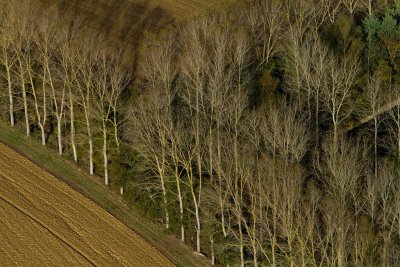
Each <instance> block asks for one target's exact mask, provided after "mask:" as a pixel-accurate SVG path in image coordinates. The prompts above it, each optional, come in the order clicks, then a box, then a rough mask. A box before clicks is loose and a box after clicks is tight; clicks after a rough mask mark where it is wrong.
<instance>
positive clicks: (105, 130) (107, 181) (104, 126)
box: [103, 120, 109, 185]
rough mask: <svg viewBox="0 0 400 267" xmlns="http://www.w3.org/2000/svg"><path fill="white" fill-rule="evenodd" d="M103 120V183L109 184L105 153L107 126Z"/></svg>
mask: <svg viewBox="0 0 400 267" xmlns="http://www.w3.org/2000/svg"><path fill="white" fill-rule="evenodd" d="M106 127H107V126H106V123H105V121H104V120H103V160H104V184H105V185H108V184H109V180H108V179H109V178H108V155H107V128H106Z"/></svg>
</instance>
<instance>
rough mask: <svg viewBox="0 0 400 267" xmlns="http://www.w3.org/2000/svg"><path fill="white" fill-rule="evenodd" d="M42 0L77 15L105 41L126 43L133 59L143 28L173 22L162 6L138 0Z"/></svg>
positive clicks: (153, 30)
mask: <svg viewBox="0 0 400 267" xmlns="http://www.w3.org/2000/svg"><path fill="white" fill-rule="evenodd" d="M42 1H44V2H49V4H53V5H54V4H57V5H58V8H59V9H60V10H61V11H62V14H70V15H71V16H72V17H73V18H79V19H80V21H84V23H85V27H90V28H93V29H94V30H95V31H96V32H99V34H102V35H104V37H105V38H106V40H107V41H111V43H115V44H116V45H123V46H125V47H127V48H128V50H129V51H130V53H129V54H131V55H129V56H132V60H133V62H136V61H137V56H138V49H139V47H140V45H141V43H142V41H143V40H144V37H145V33H146V32H151V33H158V32H160V31H161V30H162V29H163V28H164V27H166V26H167V25H169V24H171V23H173V22H174V18H173V16H172V15H171V14H170V13H168V12H167V11H166V10H164V9H162V8H160V7H157V6H150V5H149V3H148V1H142V0H56V1H54V0H42ZM55 2H57V3H55ZM133 62H132V63H133Z"/></svg>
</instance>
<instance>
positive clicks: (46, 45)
mask: <svg viewBox="0 0 400 267" xmlns="http://www.w3.org/2000/svg"><path fill="white" fill-rule="evenodd" d="M2 11H3V13H2V28H1V37H2V38H1V44H0V45H1V63H2V66H3V68H4V71H3V75H2V78H3V79H2V83H3V88H4V89H6V90H3V94H4V95H5V96H7V101H4V102H3V103H4V104H5V105H7V106H8V112H7V113H8V114H9V122H10V125H11V126H14V125H15V124H16V122H17V120H21V121H23V122H24V124H25V131H26V134H27V135H28V136H30V135H31V134H32V131H34V129H35V128H36V127H38V128H39V130H40V136H41V141H42V144H43V145H46V143H47V141H48V139H49V137H50V136H51V134H52V133H53V132H52V131H53V130H52V129H53V128H55V130H54V132H55V134H56V139H57V142H56V143H57V149H58V152H59V154H60V155H62V154H63V152H64V150H65V149H67V150H68V151H72V155H73V159H74V161H75V162H78V160H79V156H80V157H81V158H82V161H84V162H86V161H88V162H89V172H90V174H94V170H95V167H94V161H93V155H94V153H95V148H94V143H95V141H96V140H95V138H100V140H101V143H102V146H101V152H102V155H103V159H104V161H103V166H102V167H101V168H102V169H103V170H104V178H105V184H108V180H109V178H108V173H109V171H108V161H109V154H108V153H109V150H110V149H111V147H113V150H118V148H119V144H120V133H119V130H120V127H121V122H122V118H121V110H120V108H121V105H120V104H121V101H120V96H121V93H122V92H123V90H124V89H125V88H126V86H127V85H128V83H129V73H128V71H127V70H126V67H127V66H126V65H125V63H124V55H123V53H122V51H117V50H113V51H110V50H109V49H108V48H107V46H106V44H104V43H102V41H101V38H99V37H96V36H95V35H94V33H91V32H90V31H86V30H85V29H84V28H82V25H83V24H81V23H79V21H74V22H72V20H71V18H68V16H67V15H65V14H61V13H60V12H59V11H58V10H57V9H55V10H53V9H51V8H48V7H45V6H40V4H39V3H38V2H36V1H29V0H26V1H18V2H16V1H9V2H7V4H5V5H4V7H3V9H2ZM7 102H8V103H7ZM6 103H7V104H6ZM99 132H100V133H101V135H99V134H98V133H99ZM84 142H85V143H86V144H87V145H84ZM97 143H98V142H97ZM78 147H87V150H88V152H87V154H88V157H84V156H83V155H78V150H79V149H78ZM101 168H100V169H101Z"/></svg>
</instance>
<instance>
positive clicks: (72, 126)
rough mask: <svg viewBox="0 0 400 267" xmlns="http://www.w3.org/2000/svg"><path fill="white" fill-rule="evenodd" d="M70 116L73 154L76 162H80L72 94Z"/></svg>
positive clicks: (70, 97) (70, 96) (70, 93)
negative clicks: (77, 150)
mask: <svg viewBox="0 0 400 267" xmlns="http://www.w3.org/2000/svg"><path fill="white" fill-rule="evenodd" d="M69 104H70V107H69V114H70V123H71V126H70V127H71V146H72V152H73V155H74V161H75V162H78V154H77V152H76V144H75V113H74V103H73V100H72V92H71V91H70V92H69Z"/></svg>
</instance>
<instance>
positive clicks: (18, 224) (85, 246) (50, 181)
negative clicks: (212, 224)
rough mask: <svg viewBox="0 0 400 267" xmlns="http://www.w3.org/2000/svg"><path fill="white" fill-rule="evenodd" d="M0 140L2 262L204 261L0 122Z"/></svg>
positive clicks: (158, 263)
mask: <svg viewBox="0 0 400 267" xmlns="http://www.w3.org/2000/svg"><path fill="white" fill-rule="evenodd" d="M0 141H1V142H2V143H0V183H1V186H0V214H1V216H0V263H1V264H4V265H5V266H13V265H19V266H21V265H22V266H25V265H31V264H32V265H35V266H46V265H53V266H54V265H56V266H76V265H79V266H81V265H82V266H86V265H91V266H93V265H95V266H98V265H99V266H173V264H176V265H178V266H207V265H208V264H207V263H206V261H205V259H204V258H202V257H196V256H195V255H194V253H193V252H192V251H191V249H190V248H189V247H186V246H185V245H183V244H182V243H180V242H179V241H178V240H177V239H176V238H174V237H171V236H168V235H166V234H165V233H164V232H163V231H162V230H161V229H160V226H159V225H157V224H155V223H153V222H151V221H150V220H149V219H147V218H144V217H143V216H140V215H138V213H136V212H135V210H133V209H132V208H130V207H128V206H127V204H126V203H125V202H124V201H123V200H122V198H120V197H119V196H118V195H116V194H115V193H113V192H112V191H111V190H110V189H109V188H106V187H105V186H103V185H102V184H101V179H100V178H99V177H91V176H89V175H86V174H85V172H84V171H83V170H81V169H79V168H78V167H77V166H75V165H74V164H72V163H70V162H69V161H67V160H65V159H63V158H62V157H60V156H58V155H57V154H56V153H54V151H53V150H52V149H50V148H46V147H42V146H41V145H40V144H39V142H37V141H34V140H32V139H30V138H27V137H24V136H22V135H21V134H20V133H19V131H18V130H15V129H10V127H9V126H8V125H5V124H4V123H0ZM3 143H6V144H7V145H9V146H10V147H12V148H13V149H11V148H10V147H9V146H6V145H4V144H3ZM16 151H18V152H16ZM21 154H23V155H24V156H22V155H21ZM28 158H29V159H28ZM31 160H32V161H34V162H35V163H34V162H32V161H31ZM38 165H40V166H42V167H43V168H41V167H39V166H38ZM50 172H51V173H50ZM1 264H0V265H1Z"/></svg>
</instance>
